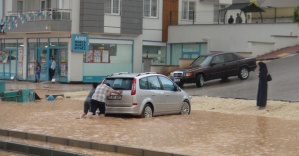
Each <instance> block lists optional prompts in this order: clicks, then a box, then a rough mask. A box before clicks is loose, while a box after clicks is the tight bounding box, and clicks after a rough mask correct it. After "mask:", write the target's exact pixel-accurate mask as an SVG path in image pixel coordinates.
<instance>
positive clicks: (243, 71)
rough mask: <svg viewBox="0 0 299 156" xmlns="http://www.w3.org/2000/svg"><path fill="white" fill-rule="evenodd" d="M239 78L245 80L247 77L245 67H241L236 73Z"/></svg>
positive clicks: (247, 71)
mask: <svg viewBox="0 0 299 156" xmlns="http://www.w3.org/2000/svg"><path fill="white" fill-rule="evenodd" d="M238 77H239V79H241V80H245V79H247V78H248V77H249V70H248V68H246V67H242V68H241V69H240V71H239V75H238Z"/></svg>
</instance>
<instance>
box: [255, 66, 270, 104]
mask: <svg viewBox="0 0 299 156" xmlns="http://www.w3.org/2000/svg"><path fill="white" fill-rule="evenodd" d="M258 65H259V67H260V69H259V75H258V76H259V85H258V91H257V99H256V100H257V101H256V105H257V107H258V108H259V109H264V108H265V107H266V105H267V96H268V81H267V75H268V69H267V65H266V64H265V63H264V62H259V63H258Z"/></svg>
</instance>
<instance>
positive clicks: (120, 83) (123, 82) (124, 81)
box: [105, 78, 133, 90]
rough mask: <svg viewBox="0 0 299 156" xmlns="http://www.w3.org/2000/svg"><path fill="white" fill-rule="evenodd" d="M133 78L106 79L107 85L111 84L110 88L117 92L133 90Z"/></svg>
mask: <svg viewBox="0 0 299 156" xmlns="http://www.w3.org/2000/svg"><path fill="white" fill-rule="evenodd" d="M132 81H133V79H132V78H106V81H105V83H109V84H110V87H111V88H113V89H116V90H131V89H132Z"/></svg>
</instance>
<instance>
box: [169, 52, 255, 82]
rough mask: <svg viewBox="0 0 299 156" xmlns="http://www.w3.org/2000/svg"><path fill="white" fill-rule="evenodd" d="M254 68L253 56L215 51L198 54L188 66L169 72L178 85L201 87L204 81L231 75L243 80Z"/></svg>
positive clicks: (225, 77) (224, 78) (226, 77)
mask: <svg viewBox="0 0 299 156" xmlns="http://www.w3.org/2000/svg"><path fill="white" fill-rule="evenodd" d="M255 69H256V59H255V58H245V57H242V56H240V55H238V54H236V53H216V54H210V55H200V56H199V57H198V58H196V59H195V60H194V61H193V62H192V63H191V64H190V67H189V68H185V69H178V70H176V71H173V72H171V76H170V78H171V79H172V80H173V81H174V82H176V83H177V84H178V85H179V86H180V87H182V86H183V85H184V84H185V83H196V86H197V87H202V86H203V85H204V81H209V80H214V79H222V80H226V79H228V77H231V76H238V77H239V79H241V80H245V79H247V78H248V77H249V72H250V71H254V70H255Z"/></svg>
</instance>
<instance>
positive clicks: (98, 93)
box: [87, 83, 122, 118]
mask: <svg viewBox="0 0 299 156" xmlns="http://www.w3.org/2000/svg"><path fill="white" fill-rule="evenodd" d="M111 93H115V94H118V95H121V94H122V91H120V90H119V91H117V90H114V89H112V88H111V87H110V84H109V83H102V84H100V85H98V86H97V88H96V90H95V92H94V94H93V95H92V97H91V103H90V104H91V105H90V110H89V112H88V113H87V118H91V116H92V115H95V114H96V110H97V109H98V108H99V110H100V116H102V117H105V113H106V106H105V105H106V103H105V102H106V97H107V96H109V95H110V94H111Z"/></svg>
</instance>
